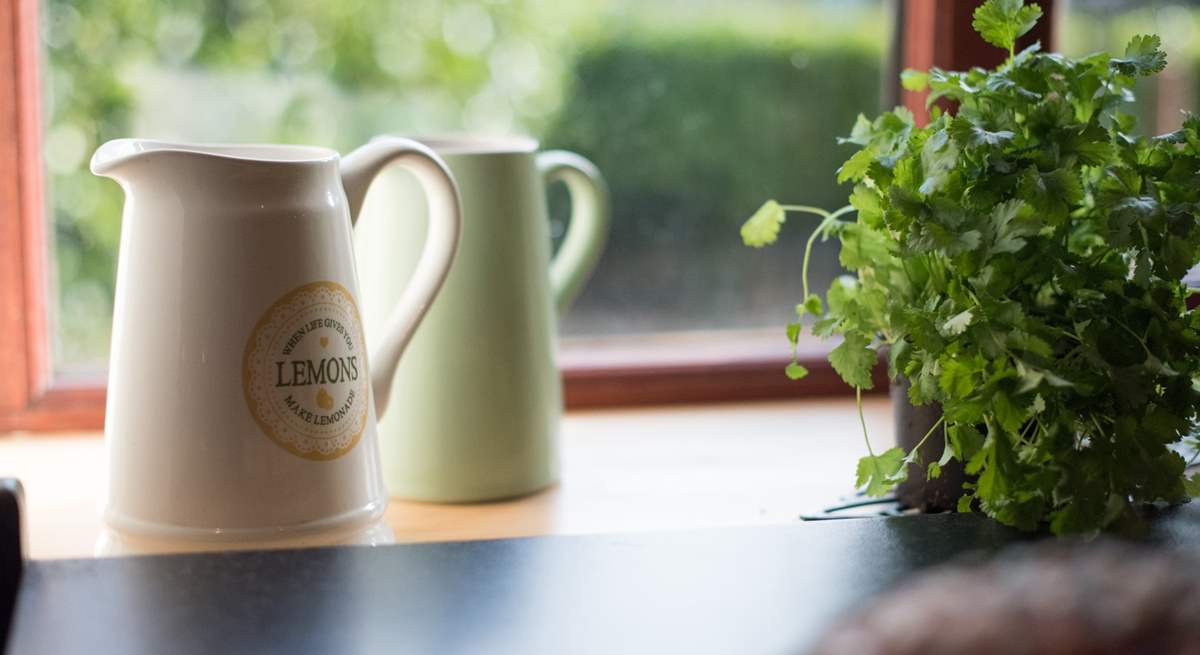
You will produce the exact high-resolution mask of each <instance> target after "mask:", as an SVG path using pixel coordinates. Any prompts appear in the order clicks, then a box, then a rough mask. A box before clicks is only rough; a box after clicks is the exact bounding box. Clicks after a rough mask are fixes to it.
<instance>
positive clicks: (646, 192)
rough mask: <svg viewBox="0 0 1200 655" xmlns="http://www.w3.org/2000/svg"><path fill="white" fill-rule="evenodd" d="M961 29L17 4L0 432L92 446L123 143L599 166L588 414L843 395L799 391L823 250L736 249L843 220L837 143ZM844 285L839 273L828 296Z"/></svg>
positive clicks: (877, 0)
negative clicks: (390, 144)
mask: <svg viewBox="0 0 1200 655" xmlns="http://www.w3.org/2000/svg"><path fill="white" fill-rule="evenodd" d="M969 4H970V3H954V2H951V1H949V0H913V1H911V2H906V3H898V2H887V1H885V0H821V1H814V2H804V3H796V2H784V1H782V0H752V1H750V2H737V3H734V2H716V1H713V0H694V1H692V2H677V1H672V0H654V1H652V2H634V1H633V0H589V1H588V2H580V3H575V2H572V3H555V2H545V1H543V0H510V1H509V2H483V1H471V0H423V1H420V0H412V1H410V2H404V3H392V2H383V1H380V0H360V1H359V2H354V3H300V4H297V3H290V2H284V1H283V0H239V1H235V2H210V1H206V0H191V1H188V0H180V1H179V2H158V1H155V0H114V2H110V3H94V2H84V1H83V0H41V1H40V2H38V1H35V0H14V2H13V3H10V6H9V7H8V8H5V9H3V10H2V11H3V13H4V16H3V18H4V19H5V20H7V21H10V25H9V29H8V30H7V32H6V33H5V34H3V35H2V36H0V39H10V40H9V41H4V40H0V53H2V54H3V55H4V56H7V57H10V60H7V61H6V60H0V64H2V65H3V66H4V68H3V69H2V70H0V80H3V81H5V82H6V83H8V84H10V86H11V88H13V89H14V93H13V94H12V96H11V97H12V98H13V99H14V100H15V102H14V103H9V104H11V105H12V106H8V105H6V104H5V103H4V100H2V99H0V108H3V109H5V110H6V111H10V112H11V113H12V115H11V116H7V115H5V116H0V118H3V120H5V121H6V122H5V123H4V125H3V127H4V129H6V130H9V132H10V134H17V135H20V139H18V140H16V141H15V142H14V144H15V146H16V147H14V148H11V149H10V150H9V151H6V152H5V153H4V154H5V156H6V157H7V159H5V160H3V162H0V166H7V167H9V169H11V170H13V171H14V172H19V173H20V175H19V176H15V175H14V177H15V178H16V179H19V182H20V189H21V190H22V193H21V194H17V195H14V196H13V197H15V198H16V199H17V200H16V201H15V202H9V201H6V204H5V206H3V207H0V226H2V227H3V229H4V230H5V233H4V236H5V238H6V239H8V238H9V237H10V235H11V236H13V237H14V238H16V237H19V238H20V244H19V245H18V244H16V242H12V243H5V248H6V249H13V250H16V251H17V252H18V254H19V255H20V257H18V261H17V262H12V261H9V262H6V263H5V264H4V265H5V266H8V267H10V268H12V269H13V271H12V274H13V277H12V278H11V279H8V278H6V280H5V282H4V285H3V286H2V287H0V289H3V290H4V293H5V295H4V296H0V298H3V299H4V302H5V305H4V307H5V310H6V312H8V313H7V314H6V316H5V320H6V321H7V322H9V323H12V324H13V325H17V324H19V325H20V328H21V330H22V335H23V337H22V340H21V347H20V348H15V347H10V348H7V349H3V350H0V356H3V357H7V358H11V359H12V360H13V362H15V363H16V364H18V365H19V366H20V367H21V370H22V371H25V373H26V375H25V376H24V378H25V379H24V380H23V381H22V382H23V384H16V383H11V385H12V386H13V389H14V390H13V391H11V393H8V392H5V393H8V395H6V396H4V397H3V398H0V400H2V401H3V404H2V405H0V416H2V415H5V414H4V412H7V413H8V414H7V415H9V416H10V421H9V422H8V423H4V421H2V420H0V429H2V428H3V427H5V426H6V425H10V424H11V425H26V426H34V427H47V426H49V427H98V425H99V417H100V416H101V405H102V402H101V399H102V398H103V391H102V386H101V385H102V381H103V369H104V365H105V356H106V352H107V349H108V340H109V320H110V316H111V303H112V292H113V288H112V287H113V283H114V278H115V275H114V267H115V261H116V259H115V256H116V249H117V236H118V228H119V216H120V206H121V203H122V198H121V195H120V191H119V190H118V189H117V188H116V186H115V185H113V184H112V183H111V182H109V181H107V180H101V179H98V178H94V177H92V176H91V175H90V173H88V172H87V171H86V163H87V159H88V157H89V156H90V154H91V152H92V151H93V150H94V149H95V147H96V146H97V145H99V144H100V143H102V142H104V141H105V140H107V139H110V138H115V137H119V136H128V135H131V134H136V135H139V136H154V137H158V138H166V139H178V140H191V141H279V142H311V143H319V144H323V145H330V146H333V147H336V148H339V149H341V150H342V151H343V152H344V151H347V150H348V149H350V148H352V147H354V146H356V145H359V144H360V143H362V142H364V141H366V140H367V139H369V138H370V137H371V136H373V135H375V134H381V133H401V134H405V133H407V134H413V133H436V132H445V131H460V130H465V131H476V132H513V131H516V132H527V133H531V134H533V135H535V136H537V137H539V138H540V139H541V141H542V144H543V147H546V148H568V149H572V150H575V151H577V152H580V153H581V154H583V155H585V156H587V157H589V158H592V159H593V160H594V161H595V162H596V163H597V164H598V165H599V167H600V168H601V170H603V171H604V172H605V174H606V176H607V178H608V181H609V185H610V187H611V189H612V192H613V210H614V222H613V225H614V226H613V230H612V234H611V238H610V242H609V246H608V249H607V251H606V253H605V256H604V258H603V260H602V261H601V263H600V265H599V267H598V269H597V271H596V274H595V277H594V278H593V280H592V281H591V283H590V284H589V286H588V287H587V289H586V290H585V292H584V294H583V295H582V297H581V298H580V299H579V300H578V301H577V302H576V305H575V307H573V308H572V310H571V311H570V313H569V314H568V315H567V316H565V317H564V319H563V322H562V332H563V334H564V337H565V338H564V344H565V345H564V352H563V356H562V358H561V362H562V364H563V366H564V370H565V376H566V380H567V398H568V403H569V404H573V405H576V406H578V405H587V404H607V403H615V402H628V401H629V400H630V399H631V398H630V390H631V389H633V390H635V391H636V392H637V394H638V397H639V398H640V399H642V400H677V399H690V400H701V399H718V398H747V397H762V396H769V395H775V396H778V395H781V394H783V395H798V394H803V393H820V392H823V391H830V390H834V389H837V390H841V389H842V386H841V385H840V384H838V383H836V380H835V379H833V378H829V379H828V380H827V382H828V384H827V383H824V382H822V381H821V380H822V378H821V376H820V374H819V371H817V372H816V373H818V374H817V375H814V379H810V381H809V382H807V383H806V385H805V387H804V388H803V389H800V388H799V387H797V386H795V385H790V384H788V382H787V380H786V379H784V378H783V376H782V375H781V369H782V365H783V363H784V361H785V360H786V358H787V346H786V341H785V339H784V337H783V333H782V325H783V324H784V323H785V322H786V321H787V317H788V315H789V314H790V308H791V305H792V304H793V303H794V302H795V300H796V298H797V296H798V281H797V278H798V275H799V264H800V262H799V257H798V256H797V253H798V252H799V250H800V249H801V248H802V242H803V239H804V238H805V237H806V236H807V230H805V229H804V226H803V225H802V224H801V225H798V226H797V227H796V228H795V229H790V230H787V231H785V234H784V235H783V240H782V243H781V244H780V245H779V246H776V247H774V248H772V249H768V250H762V251H751V250H749V249H746V248H744V247H743V246H741V244H740V242H739V239H738V227H739V225H740V223H741V221H742V220H743V219H744V218H745V217H746V216H747V215H748V214H749V213H750V212H752V211H753V210H754V209H755V208H757V206H758V205H759V204H760V203H761V202H762V201H763V200H765V199H767V198H770V197H777V198H779V199H780V200H786V201H791V202H805V203H809V204H817V205H824V206H828V207H831V208H833V207H837V206H840V205H841V204H843V202H844V196H845V195H846V190H845V189H839V188H838V187H837V186H836V185H835V184H834V182H833V171H834V170H835V169H836V167H837V166H838V165H839V164H840V162H841V161H842V159H843V158H844V156H845V150H843V149H841V148H839V147H838V146H837V145H836V142H835V141H834V139H835V137H836V136H838V135H841V134H843V133H845V132H846V131H847V130H848V128H849V126H850V124H851V122H852V118H853V116H854V115H855V114H856V113H858V112H864V113H868V114H870V113H873V112H876V111H878V110H879V109H880V107H881V105H889V106H890V105H891V104H892V103H893V99H894V98H895V97H896V90H895V84H894V78H895V72H896V70H898V68H899V67H898V66H897V65H896V64H897V57H896V56H895V55H894V53H893V49H895V50H896V52H897V53H899V52H903V58H904V59H906V60H907V61H910V62H912V63H913V65H917V66H928V65H929V64H930V63H934V62H936V63H939V64H941V65H952V64H953V62H952V61H943V59H944V57H945V56H947V55H946V53H947V52H950V50H947V49H946V48H945V47H943V46H944V45H945V40H942V41H938V39H937V38H935V35H939V34H947V32H945V31H944V30H942V31H939V27H944V26H945V25H952V29H953V30H960V29H962V28H963V25H962V21H961V16H959V14H962V13H963V12H962V11H961V9H962V8H963V7H964V6H965V5H969ZM901 13H902V14H903V20H897V16H899V15H900V14H901ZM967 15H968V16H969V8H968V11H967ZM937 21H942V22H941V23H938V22H937ZM947 21H949V22H947ZM955 21H957V22H955ZM968 25H969V21H968ZM901 26H902V27H903V29H901ZM894 33H899V34H902V37H903V38H902V41H903V44H901V43H898V42H896V43H894V42H893V39H892V35H893V34H894ZM935 43H941V44H942V45H941V46H938V47H939V48H941V49H938V48H935V47H934V45H935ZM922 57H924V58H925V59H924V60H923V59H922ZM39 59H40V61H38V60H39ZM953 61H961V60H953ZM39 90H40V92H39ZM0 98H3V96H0ZM39 105H40V106H39ZM39 121H40V123H41V124H40V125H39ZM9 169H5V168H0V171H3V170H9ZM41 176H44V181H45V185H44V188H45V194H44V201H43V198H42V195H41V193H42V189H43V184H42V177H41ZM14 194H15V191H14ZM562 196H563V194H562V192H561V190H558V189H552V193H551V198H550V200H551V210H552V216H553V220H554V225H553V226H552V232H554V233H556V234H561V232H562V227H563V226H562V225H561V221H562V218H561V217H562V216H563V215H564V214H565V202H564V198H563V197H562ZM39 221H42V222H40V223H39ZM39 248H44V250H39ZM838 272H839V271H838V267H837V264H836V257H835V256H834V254H833V251H832V250H828V249H822V250H819V251H818V252H817V254H816V266H815V270H814V274H813V280H812V282H813V284H814V285H815V286H816V287H817V288H822V287H824V286H825V285H827V284H828V281H829V280H830V279H832V277H833V276H835V275H836V274H838ZM8 274H9V271H6V276H7V275H8ZM17 290H19V293H18V291H17ZM18 296H19V297H18ZM805 347H806V348H808V349H811V351H812V355H813V358H814V359H820V356H821V354H822V353H823V348H825V347H826V346H824V345H820V344H808V345H806V346H805ZM18 351H20V352H19V354H18ZM5 361H7V360H5ZM18 386H20V387H21V389H20V390H17V387H18ZM65 409H70V410H71V412H74V413H73V414H64V411H65ZM38 412H41V413H40V414H39V413H38ZM35 415H36V416H42V417H43V418H39V419H37V420H34V419H31V418H30V417H32V416H35ZM64 416H68V418H66V419H64V418H63V417H64ZM12 417H15V418H12Z"/></svg>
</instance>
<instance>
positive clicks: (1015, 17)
mask: <svg viewBox="0 0 1200 655" xmlns="http://www.w3.org/2000/svg"><path fill="white" fill-rule="evenodd" d="M1041 17H1042V8H1041V7H1039V6H1037V5H1028V6H1026V5H1025V3H1024V2H1022V0H988V1H987V2H985V3H983V4H982V5H980V6H979V7H978V8H977V9H976V10H975V17H974V18H975V19H974V20H973V21H971V27H973V28H975V31H976V32H979V36H982V37H983V40H984V41H987V42H988V43H990V44H992V45H994V46H996V47H997V48H1004V49H1005V50H1012V49H1013V46H1014V45H1015V44H1016V42H1017V39H1018V38H1020V37H1021V36H1024V35H1025V34H1026V33H1027V32H1029V30H1031V29H1033V26H1034V25H1035V24H1037V21H1038V19H1039V18H1041Z"/></svg>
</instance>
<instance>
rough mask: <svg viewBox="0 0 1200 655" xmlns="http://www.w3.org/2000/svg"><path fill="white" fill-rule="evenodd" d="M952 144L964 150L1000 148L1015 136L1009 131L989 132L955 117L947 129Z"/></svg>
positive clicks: (964, 119) (960, 117)
mask: <svg viewBox="0 0 1200 655" xmlns="http://www.w3.org/2000/svg"><path fill="white" fill-rule="evenodd" d="M947 131H948V132H949V134H950V137H951V138H953V139H954V142H955V143H957V144H958V145H959V146H961V147H964V148H980V147H983V146H1002V145H1004V144H1006V143H1008V142H1009V141H1012V140H1013V136H1015V135H1014V134H1013V133H1012V132H1011V131H1009V130H997V131H994V132H992V131H989V130H986V129H984V128H982V127H980V126H978V125H975V124H973V123H972V122H971V121H970V120H968V119H967V118H964V117H963V116H956V117H954V120H952V121H950V126H949V127H948V128H947Z"/></svg>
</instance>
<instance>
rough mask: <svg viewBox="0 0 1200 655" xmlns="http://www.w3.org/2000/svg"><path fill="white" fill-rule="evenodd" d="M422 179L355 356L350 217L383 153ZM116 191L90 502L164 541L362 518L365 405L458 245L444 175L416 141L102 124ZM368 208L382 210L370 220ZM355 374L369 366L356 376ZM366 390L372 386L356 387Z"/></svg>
mask: <svg viewBox="0 0 1200 655" xmlns="http://www.w3.org/2000/svg"><path fill="white" fill-rule="evenodd" d="M391 162H397V163H399V164H401V165H402V166H403V167H404V168H405V169H406V170H409V171H411V172H412V173H413V174H414V176H415V179H416V180H419V182H418V184H419V185H420V186H421V187H422V188H423V190H424V194H425V196H427V197H428V198H429V203H428V209H422V213H421V214H413V215H405V216H403V217H397V216H389V217H387V220H400V219H401V218H402V219H404V220H406V221H408V222H415V221H418V220H420V219H421V217H424V216H426V214H427V215H428V217H429V221H428V222H429V229H428V230H427V236H426V237H424V238H423V239H422V241H420V242H414V243H412V244H408V245H410V246H411V250H412V252H413V253H419V255H415V258H414V261H416V262H417V263H416V264H415V272H414V274H413V276H412V278H411V279H410V280H409V281H408V283H407V284H406V285H405V287H404V289H403V291H402V292H401V293H399V294H398V295H397V296H396V297H395V298H393V299H391V301H390V302H389V304H388V307H386V308H384V311H385V312H388V316H389V318H388V325H387V327H386V328H385V329H383V330H381V331H380V332H379V333H378V334H377V335H376V336H378V337H381V338H380V339H379V347H378V348H376V349H375V350H374V351H373V352H372V353H371V355H370V357H368V355H367V347H366V340H365V337H364V330H363V327H362V314H361V312H362V307H361V305H360V303H359V295H358V291H357V289H358V281H357V277H356V274H355V261H354V255H353V251H352V247H351V224H352V220H353V216H354V215H355V214H356V213H357V212H358V209H359V207H361V204H362V198H363V196H364V195H365V193H366V189H367V187H368V186H369V185H370V183H371V180H372V179H373V178H374V177H375V175H376V174H377V173H378V172H379V171H380V170H381V169H382V168H383V167H384V166H385V165H386V164H388V163H391ZM92 171H93V172H94V173H96V174H97V175H104V176H108V177H111V178H114V179H115V180H117V182H119V183H120V185H121V187H122V189H123V190H124V192H125V195H126V201H125V210H124V214H123V217H122V226H121V245H120V255H119V260H118V269H117V288H116V302H115V306H114V316H113V341H112V351H111V363H110V368H109V382H108V405H107V416H106V420H105V437H106V440H107V447H108V467H109V468H108V478H109V480H108V497H107V509H106V519H107V521H108V522H109V524H110V525H111V526H113V527H114V528H116V529H118V530H121V531H124V532H128V533H132V534H137V535H146V536H152V537H155V538H164V539H175V540H213V539H216V540H233V541H243V540H275V539H280V538H286V537H288V536H303V535H312V534H315V533H320V532H324V531H341V530H347V529H352V528H355V527H357V526H363V525H367V524H369V523H370V522H371V521H372V520H374V519H376V518H378V517H379V516H380V515H381V514H382V512H383V510H384V508H385V506H386V504H387V494H386V492H385V490H384V486H383V483H382V479H381V474H380V468H379V450H378V443H377V439H376V432H375V422H376V416H377V414H382V412H383V409H384V407H385V406H386V403H387V398H388V397H389V392H390V387H391V380H392V378H393V373H394V371H395V368H396V365H397V363H398V361H399V359H400V355H401V353H402V352H403V351H404V349H405V347H406V344H407V343H408V341H409V339H410V338H411V337H412V334H413V332H414V330H415V329H416V327H417V324H418V323H419V322H420V321H421V320H422V317H423V316H424V314H425V310H426V308H427V307H428V305H429V302H430V301H431V300H432V298H433V297H434V296H435V295H436V294H437V293H438V291H439V289H440V288H441V285H442V282H443V280H444V279H445V276H446V273H447V271H448V270H449V267H450V263H451V261H452V259H453V257H454V253H455V250H456V247H457V244H458V233H459V226H460V211H459V205H458V198H457V192H456V189H455V187H454V183H453V180H452V178H451V177H450V175H449V173H448V172H447V170H446V169H445V166H444V164H443V163H441V161H440V160H439V159H438V158H437V157H436V156H435V155H434V154H432V152H430V151H429V150H428V149H427V148H425V147H424V146H421V145H420V144H417V143H415V142H412V141H408V140H404V139H387V140H381V141H376V142H373V143H371V144H368V145H367V146H364V147H363V148H360V149H359V150H357V151H355V152H354V153H352V154H351V155H349V156H347V157H346V158H344V159H339V157H338V155H337V153H336V152H333V151H332V150H326V149H323V148H310V147H302V146H278V145H261V146H209V145H185V144H171V143H161V142H153V141H144V140H136V139H122V140H118V141H113V142H109V143H107V144H105V145H103V146H101V148H100V149H99V150H98V151H97V152H96V154H95V156H94V157H93V159H92ZM380 220H384V219H382V218H381V219H380ZM372 380H373V381H374V384H372V383H371V381H372ZM372 399H373V402H372Z"/></svg>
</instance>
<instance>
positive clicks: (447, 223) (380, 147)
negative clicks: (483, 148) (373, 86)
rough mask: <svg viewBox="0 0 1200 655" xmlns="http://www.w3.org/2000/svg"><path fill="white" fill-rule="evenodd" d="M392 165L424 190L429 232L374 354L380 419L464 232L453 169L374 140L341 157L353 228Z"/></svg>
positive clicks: (403, 144) (420, 151)
mask: <svg viewBox="0 0 1200 655" xmlns="http://www.w3.org/2000/svg"><path fill="white" fill-rule="evenodd" d="M392 163H397V164H400V165H401V166H403V167H404V168H406V169H408V170H409V172H411V173H412V174H413V175H414V176H415V177H416V178H417V181H418V182H419V183H420V184H421V188H422V189H424V191H425V197H426V201H427V205H428V207H429V216H428V219H427V220H428V221H429V233H428V236H427V237H426V239H425V248H424V249H423V250H422V251H421V258H420V260H418V261H417V268H416V270H414V271H413V274H412V278H411V279H409V281H408V286H407V287H406V288H405V289H404V293H403V294H401V295H400V300H399V302H397V303H396V307H395V309H393V310H392V313H391V316H389V317H388V321H387V325H386V327H385V329H384V332H383V339H382V340H380V341H379V343H378V346H377V347H376V348H375V352H373V353H371V358H370V360H369V366H370V370H371V388H372V392H373V393H374V395H375V415H376V417H381V416H383V412H384V410H385V409H386V408H387V402H388V397H389V396H390V395H391V391H392V380H393V379H394V378H395V377H396V367H397V366H399V364H400V355H402V354H403V353H404V349H405V347H406V346H408V342H409V341H410V340H411V339H412V336H413V332H414V331H416V329H417V326H418V325H420V323H421V319H423V318H424V317H425V313H426V311H428V310H429V305H430V303H432V302H433V299H434V297H436V296H437V294H438V291H440V290H441V288H442V283H443V282H445V280H446V274H447V273H449V271H450V264H451V263H452V262H453V261H454V254H455V252H456V251H457V250H458V241H459V234H460V233H461V231H462V205H461V203H460V202H459V196H458V186H457V185H456V184H455V183H454V177H453V176H451V175H450V169H449V168H447V167H446V164H445V162H443V161H442V160H441V158H439V157H438V156H437V155H435V154H434V153H433V151H432V150H430V149H429V148H427V147H426V146H424V145H422V144H420V143H418V142H416V141H413V140H412V139H402V138H399V137H387V138H382V139H376V140H374V141H371V142H370V143H368V144H366V145H364V146H362V147H361V148H359V149H358V150H355V151H354V152H352V153H350V154H349V155H346V156H345V157H343V158H342V163H341V171H342V186H343V187H344V188H345V190H346V200H347V202H348V204H349V207H350V223H351V225H353V224H356V223H357V222H358V213H359V211H360V210H361V209H362V205H363V200H364V199H365V198H366V195H367V188H368V187H370V185H371V181H372V180H374V179H375V176H376V175H378V174H379V172H380V171H381V170H383V168H384V167H385V166H387V165H388V164H392Z"/></svg>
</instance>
